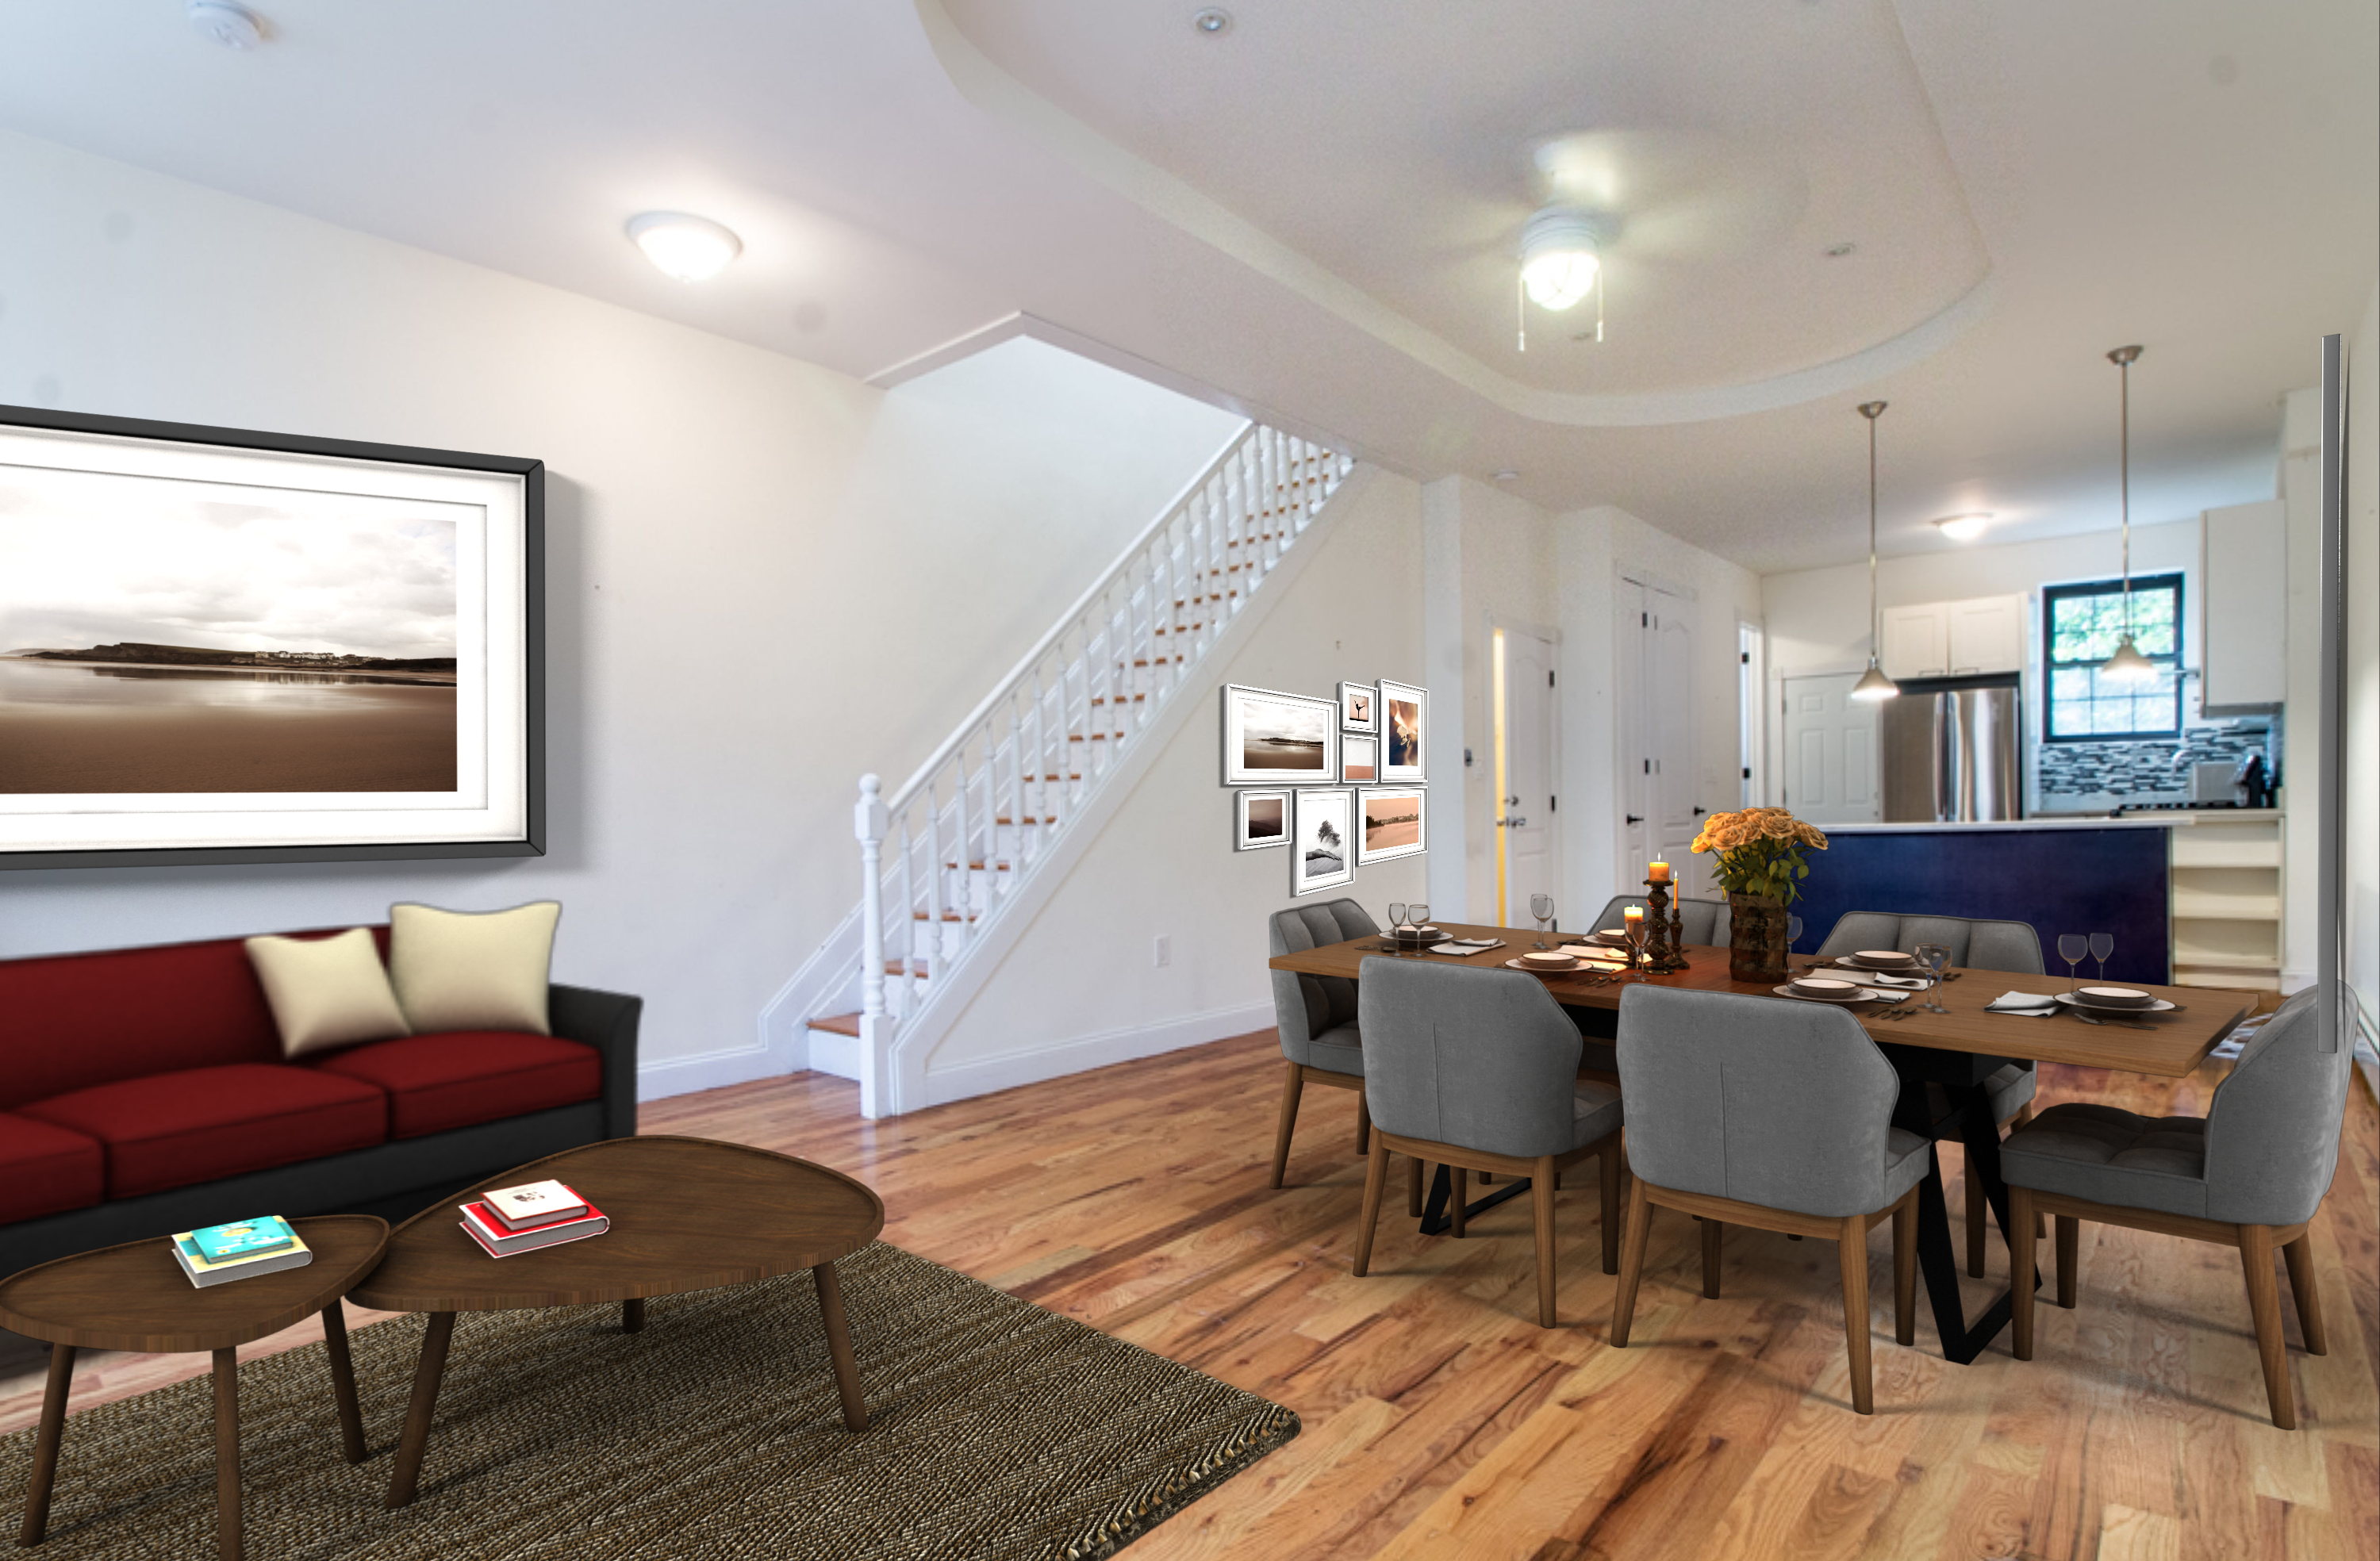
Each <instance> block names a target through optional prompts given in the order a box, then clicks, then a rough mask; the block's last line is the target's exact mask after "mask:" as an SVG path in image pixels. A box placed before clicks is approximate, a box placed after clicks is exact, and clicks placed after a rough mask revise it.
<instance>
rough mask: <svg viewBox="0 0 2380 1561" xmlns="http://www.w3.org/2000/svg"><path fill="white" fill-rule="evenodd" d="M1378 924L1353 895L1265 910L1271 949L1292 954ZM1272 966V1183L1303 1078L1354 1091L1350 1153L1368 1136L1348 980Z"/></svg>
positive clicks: (1361, 934)
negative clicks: (1276, 1122) (1276, 1081)
mask: <svg viewBox="0 0 2380 1561" xmlns="http://www.w3.org/2000/svg"><path fill="white" fill-rule="evenodd" d="M1379 930H1380V924H1379V923H1378V922H1376V921H1374V920H1373V919H1372V918H1371V914H1369V913H1368V912H1366V910H1365V909H1364V907H1362V906H1361V905H1358V904H1356V903H1355V902H1354V901H1353V900H1326V901H1324V902H1322V903H1320V904H1318V905H1293V906H1292V907H1290V908H1289V909H1288V910H1286V911H1276V912H1274V913H1273V915H1272V952H1273V956H1274V957H1275V958H1279V957H1280V956H1281V955H1283V954H1300V953H1304V952H1305V950H1309V949H1319V948H1322V947H1324V946H1326V945H1329V944H1332V943H1344V942H1346V941H1347V940H1348V939H1349V938H1366V937H1371V936H1374V935H1377V934H1378V932H1379ZM1271 974H1272V1008H1273V1020H1274V1023H1276V1024H1277V1025H1278V1026H1279V1028H1280V1031H1281V1057H1282V1058H1283V1059H1285V1060H1286V1061H1287V1064H1288V1068H1287V1071H1286V1074H1285V1076H1284V1077H1283V1080H1282V1083H1281V1126H1280V1128H1279V1129H1278V1130H1277V1131H1275V1133H1274V1135H1273V1145H1272V1184H1273V1185H1274V1186H1275V1187H1279V1186H1280V1185H1281V1178H1282V1177H1283V1176H1284V1175H1286V1174H1287V1173H1288V1170H1289V1135H1290V1132H1291V1131H1292V1130H1293V1129H1294V1128H1295V1127H1296V1126H1297V1102H1298V1097H1299V1096H1300V1095H1303V1094H1304V1093H1305V1086H1306V1085H1307V1084H1329V1085H1330V1086H1332V1087H1333V1088H1337V1089H1352V1090H1354V1091H1355V1092H1356V1093H1355V1153H1356V1154H1358V1155H1361V1154H1363V1153H1364V1150H1365V1147H1366V1143H1367V1141H1368V1139H1369V1137H1370V1120H1371V1119H1370V1117H1369V1115H1368V1114H1367V1113H1366V1110H1365V1107H1364V1095H1363V1090H1364V1044H1363V1037H1362V1035H1361V1033H1360V1032H1359V1030H1358V1028H1357V1025H1356V1021H1355V984H1354V982H1352V981H1349V980H1346V979H1345V978H1343V977H1342V976H1336V975H1301V974H1297V973H1295V972H1293V971H1286V970H1276V971H1274V972H1272V973H1271Z"/></svg>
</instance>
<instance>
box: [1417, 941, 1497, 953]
mask: <svg viewBox="0 0 2380 1561" xmlns="http://www.w3.org/2000/svg"><path fill="white" fill-rule="evenodd" d="M1503 946H1504V940H1503V939H1502V938H1448V939H1447V940H1446V941H1445V942H1443V943H1433V944H1431V945H1430V946H1429V951H1430V952H1431V953H1433V954H1484V953H1486V952H1487V951H1488V950H1490V949H1501V948H1502V947H1503Z"/></svg>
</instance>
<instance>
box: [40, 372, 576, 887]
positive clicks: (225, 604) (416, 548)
mask: <svg viewBox="0 0 2380 1561" xmlns="http://www.w3.org/2000/svg"><path fill="white" fill-rule="evenodd" d="M543 503H544V466H543V465H542V464H541V463H540V462H537V461H533V460H522V459H515V458H511V457H504V456H492V455H468V454H455V453H452V452H444V451H430V450H414V449H407V448H402V447H397V446H391V445H377V444H357V443H348V442H336V441H329V440H314V439H304V438H298V437H295V436H285V435H273V434H262V433H251V432H246V431H242V430H229V429H209V428H196V427H190V426H187V425H181V424H169V423H152V422H140V421H134V420H130V419H124V418H108V417H80V416H75V415H71V414H60V413H54V412H48V411H42V410H39V409H34V408H27V407H0V866H10V867H58V866H79V865H138V864H144V863H196V862H289V861H310V860H312V861H340V860H364V859H374V858H393V857H433V856H519V855H533V854H537V853H540V852H542V850H543V849H544V847H543V833H544V777H543V745H544V732H543V677H544V649H543V571H544V517H543Z"/></svg>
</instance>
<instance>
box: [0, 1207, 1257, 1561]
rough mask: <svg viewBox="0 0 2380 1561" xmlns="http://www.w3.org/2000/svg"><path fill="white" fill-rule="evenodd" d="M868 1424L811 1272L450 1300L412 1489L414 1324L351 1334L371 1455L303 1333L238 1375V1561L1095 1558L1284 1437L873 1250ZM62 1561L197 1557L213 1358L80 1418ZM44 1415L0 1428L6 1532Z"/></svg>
mask: <svg viewBox="0 0 2380 1561" xmlns="http://www.w3.org/2000/svg"><path fill="white" fill-rule="evenodd" d="M837 1272H838V1273H839V1274H840V1275H841V1276H842V1278H843V1291H844V1302H845V1306H846V1308H847V1310H848V1313H849V1316H850V1324H851V1332H852V1337H853V1342H854V1345H855V1347H856V1350H857V1354H858V1358H859V1372H860V1377H861V1380H862V1383H863V1385H864V1386H865V1388H866V1391H867V1397H868V1416H869V1420H870V1422H871V1429H870V1430H868V1431H867V1432H865V1433H853V1432H848V1431H845V1430H844V1429H843V1422H842V1411H841V1408H840V1400H839V1399H838V1398H836V1397H835V1390H834V1377H833V1372H832V1367H831V1365H830V1364H829V1361H828V1358H827V1348H826V1337H825V1335H824V1332H823V1330H822V1328H821V1326H820V1321H819V1310H818V1300H817V1292H816V1290H815V1289H813V1288H812V1285H811V1282H810V1277H809V1276H808V1275H807V1274H795V1275H789V1276H787V1277H783V1278H781V1279H774V1280H769V1281H766V1282H763V1283H761V1284H757V1285H747V1286H743V1287H740V1288H737V1289H724V1290H710V1291H704V1292H700V1293H698V1294H694V1295H685V1296H673V1297H664V1298H657V1299H656V1300H654V1301H651V1302H650V1306H649V1310H648V1313H647V1319H648V1320H647V1322H646V1325H645V1329H644V1331H643V1332H642V1333H640V1334H636V1335H627V1334H624V1333H622V1332H621V1331H620V1309H619V1308H618V1307H617V1306H594V1307H566V1308H557V1309H554V1310H551V1311H542V1312H504V1313H465V1314H464V1315H462V1316H460V1317H458V1318H456V1319H455V1340H454V1348H453V1350H452V1352H451V1353H450V1354H449V1355H448V1357H447V1363H446V1375H445V1382H444V1386H443V1388H442V1389H441V1391H440V1393H439V1398H438V1419H437V1422H436V1425H435V1428H434V1429H433V1430H432V1432H431V1439H430V1451H429V1457H428V1458H427V1459H426V1460H425V1461H424V1463H423V1466H422V1478H421V1490H420V1495H419V1498H418V1499H417V1500H416V1501H415V1503H414V1504H413V1505H412V1506H411V1507H407V1508H405V1509H404V1510H402V1511H397V1512H389V1511H386V1510H384V1509H383V1507H382V1506H381V1503H382V1500H383V1497H384V1495H385V1494H386V1492H387V1488H388V1477H389V1468H390V1465H391V1464H392V1463H394V1462H395V1458H394V1449H395V1441H396V1435H397V1432H398V1430H399V1428H400V1427H401V1426H402V1424H403V1423H404V1415H405V1408H406V1400H407V1395H408V1394H409V1393H410V1391H411V1387H412V1381H413V1368H414V1362H415V1361H416V1360H417V1358H418V1356H419V1349H420V1345H421V1337H422V1328H423V1322H424V1320H423V1319H422V1318H421V1317H419V1316H411V1317H404V1318H395V1319H392V1320H390V1321H387V1322H383V1323H379V1324H375V1325H372V1326H370V1327H368V1328H363V1329H360V1330H358V1331H357V1332H356V1334H355V1335H354V1345H355V1362H356V1378H357V1386H358V1391H359V1392H360V1394H361V1397H362V1400H363V1413H364V1429H365V1434H366V1437H367V1439H368V1441H369V1442H370V1446H371V1448H372V1456H371V1457H370V1458H368V1459H367V1460H366V1461H365V1462H363V1463H362V1464H360V1465H350V1464H348V1463H347V1462H346V1460H345V1459H343V1458H341V1457H340V1456H339V1441H338V1424H337V1420H336V1416H335V1412H334V1410H333V1407H332V1400H331V1377H330V1369H329V1366H328V1364H327V1362H326V1361H325V1358H324V1356H323V1353H322V1346H321V1345H319V1344H317V1345H312V1346H310V1347H307V1348H304V1349H292V1350H287V1351H285V1352H283V1353H282V1354H279V1355H275V1356H273V1357H270V1358H269V1359H266V1360H262V1361H252V1362H249V1364H246V1365H243V1366H242V1367H240V1371H239V1389H240V1446H241V1458H242V1472H243V1476H244V1477H243V1480H242V1482H241V1483H242V1486H243V1488H244V1490H245V1493H246V1507H245V1525H246V1531H247V1532H246V1538H247V1553H248V1555H249V1557H251V1558H252V1561H284V1558H286V1561H477V1558H480V1557H488V1558H500V1557H501V1558H507V1561H509V1558H514V1557H518V1558H523V1561H527V1558H529V1557H538V1558H547V1557H551V1558H553V1561H562V1558H565V1557H567V1558H569V1561H605V1558H610V1557H622V1558H625V1557H631V1556H634V1557H645V1558H652V1561H679V1558H683V1561H712V1558H714V1557H718V1558H725V1557H737V1558H744V1557H753V1558H759V1557H768V1558H771V1561H777V1558H784V1561H794V1558H801V1557H818V1558H820V1561H855V1558H868V1561H875V1558H884V1561H905V1558H909V1557H917V1558H925V1557H945V1556H947V1557H953V1558H959V1557H964V1558H966V1561H1007V1558H1015V1561H1026V1558H1033V1561H1041V1558H1049V1561H1060V1558H1064V1561H1075V1558H1083V1561H1088V1558H1091V1557H1097V1556H1104V1555H1112V1554H1113V1553H1114V1552H1116V1551H1117V1550H1119V1549H1121V1548H1123V1546H1124V1545H1126V1544H1128V1543H1131V1542H1132V1540H1133V1539H1134V1538H1135V1536H1136V1535H1139V1534H1141V1533H1144V1532H1146V1531H1147V1530H1148V1529H1150V1528H1151V1527H1153V1526H1155V1525H1156V1524H1158V1523H1160V1522H1161V1521H1163V1520H1164V1519H1165V1518H1166V1517H1168V1516H1169V1515H1170V1514H1172V1513H1174V1512H1178V1511H1180V1510H1181V1509H1182V1508H1183V1507H1186V1506H1188V1505H1189V1504H1190V1503H1191V1502H1193V1501H1196V1499H1197V1498H1198V1497H1199V1496H1200V1495H1202V1494H1205V1493H1206V1492H1207V1491H1208V1490H1211V1489H1212V1488H1214V1487H1215V1486H1216V1485H1218V1484H1220V1483H1221V1482H1223V1481H1225V1480H1228V1479H1230V1478H1231V1477H1232V1476H1233V1474H1235V1473H1237V1472H1238V1471H1239V1470H1242V1469H1245V1467H1247V1466H1248V1465H1249V1464H1250V1463H1253V1462H1254V1461H1256V1460H1257V1458H1262V1457H1263V1456H1264V1455H1265V1454H1266V1453H1268V1452H1269V1451H1271V1450H1272V1449H1273V1448H1275V1447H1277V1446H1281V1444H1283V1443H1285V1442H1287V1441H1288V1440H1289V1439H1290V1438H1292V1437H1293V1436H1295V1435H1296V1434H1297V1432H1298V1422H1297V1417H1296V1416H1295V1415H1294V1414H1293V1413H1291V1412H1290V1411H1289V1410H1285V1409H1283V1408H1281V1406H1280V1405H1278V1404H1275V1403H1272V1402H1270V1401H1269V1400H1268V1399H1264V1398H1257V1396H1255V1395H1254V1394H1250V1393H1244V1392H1242V1391H1240V1390H1239V1389H1237V1388H1235V1387H1231V1386H1226V1385H1225V1384H1223V1383H1220V1382H1217V1381H1216V1380H1215V1379H1213V1378H1212V1377H1209V1376H1206V1375H1204V1374H1202V1373H1198V1372H1195V1371H1192V1370H1191V1369H1190V1368H1188V1367H1187V1366H1182V1365H1177V1364H1176V1363H1174V1362H1173V1361H1168V1360H1166V1359H1164V1358H1163V1357H1161V1356H1158V1355H1152V1354H1150V1353H1149V1352H1148V1351H1147V1350H1145V1349H1138V1348H1136V1347H1135V1346H1133V1345H1129V1344H1125V1343H1123V1342H1121V1341H1119V1340H1116V1339H1112V1338H1110V1337H1107V1336H1106V1335H1104V1334H1101V1333H1099V1332H1098V1331H1097V1330H1095V1329H1092V1328H1088V1327H1086V1326H1084V1325H1081V1324H1079V1323H1076V1322H1075V1321H1073V1320H1071V1319H1069V1318H1065V1317H1061V1316H1059V1315H1057V1314H1056V1313H1051V1312H1046V1311H1044V1310H1042V1309H1041V1308H1039V1307H1038V1306H1034V1305H1032V1304H1031V1303H1029V1302H1026V1301H1019V1300H1017V1299H1015V1298H1014V1297H1013V1296H1008V1295H1003V1294H1002V1293H1001V1292H1000V1291H998V1290H995V1289H991V1288H990V1287H989V1286H987V1285H982V1284H978V1283H977V1282H976V1281H975V1280H973V1279H970V1278H968V1277H965V1275H963V1274H958V1273H955V1272H953V1271H952V1270H951V1269H948V1268H944V1267H942V1266H941V1265H939V1264H933V1263H929V1262H927V1261H926V1260H925V1259H923V1258H920V1257H917V1256H915V1255H913V1254H911V1253H908V1252H903V1251H901V1250H900V1249H899V1248H897V1247H891V1246H886V1245H884V1244H883V1243H881V1242H879V1243H877V1244H876V1245H874V1246H871V1247H868V1248H867V1249H866V1250H864V1251H862V1252H857V1253H855V1254H854V1255H852V1256H851V1257H848V1258H845V1259H844V1260H843V1262H842V1263H841V1264H839V1265H837ZM71 1408H72V1407H71V1405H69V1410H70V1412H69V1414H68V1416H67V1426H66V1440H65V1445H64V1447H63V1450H62V1455H61V1458H60V1461H59V1468H58V1481H57V1487H56V1494H55V1497H54V1499H53V1502H52V1505H51V1509H50V1528H49V1539H48V1541H47V1542H46V1543H44V1544H43V1545H42V1548H41V1550H40V1551H38V1552H33V1553H30V1554H35V1555H47V1556H49V1557H52V1558H53V1561H129V1558H132V1557H140V1558H141V1561H149V1558H151V1557H161V1558H171V1561H188V1558H189V1557H193V1556H202V1555H213V1554H214V1546H215V1537H214V1522H215V1511H214V1435H213V1430H212V1426H213V1412H214V1410H213V1398H212V1389H211V1388H210V1387H209V1386H208V1382H207V1379H205V1378H204V1377H200V1378H198V1379H196V1380H193V1381H189V1382H185V1383H181V1384H178V1385H176V1386H172V1387H167V1388H161V1389H159V1390H158V1391H156V1392H154V1393H149V1394H144V1395H142V1396H140V1398H128V1399H123V1400H121V1401H119V1402H116V1403H113V1404H103V1405H101V1406H99V1407H98V1408H95V1409H91V1410H84V1411H81V1412H79V1413H76V1412H71ZM32 1439H33V1434H32V1432H31V1431H30V1430H27V1431H22V1432H18V1433H17V1434H13V1435H10V1436H7V1437H6V1438H0V1515H5V1519H6V1523H7V1525H8V1526H9V1527H11V1528H13V1526H14V1523H15V1520H16V1517H17V1514H18V1511H19V1510H20V1508H19V1507H18V1503H20V1502H21V1501H22V1500H23V1494H24V1491H25V1484H26V1479H27V1475H28V1472H29V1470H30V1467H31V1460H32V1446H33V1440H32Z"/></svg>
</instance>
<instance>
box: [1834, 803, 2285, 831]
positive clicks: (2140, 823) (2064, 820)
mask: <svg viewBox="0 0 2380 1561" xmlns="http://www.w3.org/2000/svg"><path fill="white" fill-rule="evenodd" d="M2280 816H2281V814H2280V810H2279V809H2278V808H2271V807H2214V808H2204V809H2195V810H2193V809H2185V808H2176V809H2175V810H2174V811H2172V812H2170V813H2127V814H2125V815H2124V816H2123V817H2120V818H2117V817H2094V816H2092V815H2088V814H2060V815H2051V816H2048V817H2038V818H2005V819H1998V820H1995V821H1993V822H1990V823H1976V824H1918V823H1900V824H1820V825H1819V826H1818V828H1819V829H1823V830H1825V831H1826V832H1827V833H1828V834H1830V835H1858V834H1864V835H1889V834H1900V835H1911V834H1929V835H1937V834H1952V833H1968V832H1976V833H1984V832H1997V831H1999V830H2004V829H2189V828H2191V827H2192V826H2193V825H2198V824H2269V823H2271V822H2272V821H2273V820H2274V819H2276V818H2278V817H2280Z"/></svg>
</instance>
